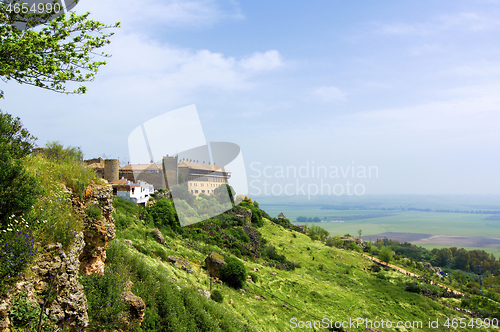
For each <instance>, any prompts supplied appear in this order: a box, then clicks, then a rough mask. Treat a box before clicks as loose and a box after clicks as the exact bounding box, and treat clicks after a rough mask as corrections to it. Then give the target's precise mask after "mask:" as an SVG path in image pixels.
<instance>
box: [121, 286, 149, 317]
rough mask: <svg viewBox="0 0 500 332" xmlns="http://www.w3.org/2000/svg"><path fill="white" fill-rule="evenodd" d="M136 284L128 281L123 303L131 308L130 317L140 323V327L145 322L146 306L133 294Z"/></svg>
mask: <svg viewBox="0 0 500 332" xmlns="http://www.w3.org/2000/svg"><path fill="white" fill-rule="evenodd" d="M133 285H134V284H133V283H132V281H130V280H129V281H127V284H126V285H125V291H124V292H123V294H122V297H123V302H125V303H126V304H127V305H128V306H129V311H130V317H131V318H132V319H133V320H136V321H138V323H139V325H140V324H141V323H142V321H143V320H144V315H145V310H146V304H145V303H144V301H143V300H142V299H141V298H140V297H139V296H137V295H134V294H133V293H132V286H133Z"/></svg>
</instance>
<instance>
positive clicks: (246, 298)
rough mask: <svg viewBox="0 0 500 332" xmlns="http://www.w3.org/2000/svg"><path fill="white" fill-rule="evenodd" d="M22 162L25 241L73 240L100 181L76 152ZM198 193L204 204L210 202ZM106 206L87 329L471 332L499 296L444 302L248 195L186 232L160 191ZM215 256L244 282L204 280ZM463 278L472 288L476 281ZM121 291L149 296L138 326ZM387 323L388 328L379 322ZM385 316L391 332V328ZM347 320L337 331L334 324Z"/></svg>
mask: <svg viewBox="0 0 500 332" xmlns="http://www.w3.org/2000/svg"><path fill="white" fill-rule="evenodd" d="M57 156H61V155H60V154H57V155H56V157H57ZM27 165H28V167H29V168H28V169H29V171H30V172H32V173H33V174H34V175H36V176H37V177H38V179H39V181H40V183H41V185H42V186H43V188H44V191H45V195H44V196H42V197H40V198H39V199H38V201H37V204H35V205H34V208H33V209H32V211H31V212H30V214H29V219H28V220H29V225H30V227H33V236H34V238H33V240H30V241H31V242H33V243H36V246H39V248H38V249H43V248H44V247H46V246H48V245H49V244H51V243H54V242H58V241H59V242H60V241H62V242H63V247H67V246H69V245H70V242H71V239H72V237H73V236H74V234H75V231H79V230H81V228H82V227H83V224H82V222H81V220H79V219H78V218H79V217H78V216H77V215H76V214H74V213H73V212H72V207H71V204H72V203H71V202H73V201H74V199H77V198H78V197H81V196H82V195H84V193H85V192H86V187H87V185H89V184H90V183H92V182H94V181H99V180H98V179H97V178H96V177H95V174H92V172H90V171H89V170H88V169H85V168H83V166H82V165H81V164H79V163H78V162H77V158H74V157H71V158H69V159H64V160H59V159H57V158H55V157H54V158H52V159H51V158H46V157H43V156H36V157H31V158H30V159H28V160H27ZM63 184H64V185H63ZM68 188H69V189H71V191H69V190H68ZM197 200H198V201H199V204H204V203H206V200H208V198H204V197H203V196H200V197H199V198H197ZM113 205H114V211H113V213H112V215H113V217H114V220H115V225H116V239H115V240H113V241H112V242H110V245H109V247H108V250H107V259H106V265H105V269H104V274H103V275H100V274H94V275H90V276H80V277H79V280H80V282H81V284H82V285H83V286H84V292H85V295H86V298H87V302H88V315H89V327H88V328H87V331H104V330H107V331H112V330H122V331H175V332H178V331H186V332H193V331H295V330H297V327H298V328H299V330H300V327H308V326H311V327H313V326H316V328H315V330H318V331H320V330H328V329H330V330H348V331H363V330H365V328H366V327H370V326H373V327H377V326H380V330H398V331H430V330H433V331H434V330H436V329H435V328H431V327H429V325H428V324H429V323H428V322H429V320H431V321H432V322H435V321H436V320H438V322H439V324H440V326H441V327H443V324H445V323H446V321H447V319H450V320H453V319H456V320H455V322H456V321H459V319H463V321H467V323H468V324H470V325H468V326H466V327H465V328H461V329H460V330H463V331H467V330H471V331H472V330H474V331H477V330H481V329H480V328H478V327H477V323H476V321H475V319H476V318H477V317H478V315H483V316H484V317H487V316H488V317H491V315H494V314H497V313H496V312H493V310H492V309H491V308H492V306H493V307H494V306H497V305H498V303H497V302H494V301H493V300H491V299H488V298H486V297H479V296H471V297H470V298H464V299H460V298H453V297H447V295H446V292H444V291H443V290H442V289H441V288H439V287H437V286H433V285H429V284H422V283H421V282H417V281H416V280H415V279H413V278H411V277H408V276H406V275H404V274H402V273H400V272H397V271H394V270H392V269H384V268H382V269H380V268H379V267H378V266H376V265H374V263H373V262H372V261H371V260H370V259H368V258H367V257H365V256H363V255H362V254H361V251H362V250H361V248H360V247H358V246H357V245H355V244H354V243H352V242H351V243H350V244H349V245H347V242H344V241H343V240H341V239H340V238H332V239H330V240H328V241H326V238H325V235H326V234H328V233H327V232H325V231H322V230H320V229H318V228H316V229H314V228H311V229H310V230H309V231H308V232H307V230H306V231H304V230H301V229H299V228H298V227H296V226H294V225H292V224H290V223H289V221H288V220H277V219H274V218H271V217H270V216H269V215H268V214H267V213H266V212H265V211H263V210H261V209H260V208H259V206H258V204H256V203H254V202H251V200H246V202H242V203H240V204H239V205H238V206H236V207H234V208H233V209H232V210H230V211H228V212H226V213H224V214H222V215H219V216H217V217H215V218H211V219H208V220H206V221H204V222H201V223H197V224H194V225H191V226H189V227H180V226H179V223H178V219H177V218H176V216H175V209H174V207H173V204H172V201H171V200H170V199H167V198H162V199H159V200H158V201H156V204H154V205H153V206H151V207H147V208H144V207H140V206H136V205H135V204H133V203H131V202H127V201H124V200H122V199H118V198H115V199H114V201H113ZM247 210H251V212H252V214H251V218H250V217H248V216H249V215H248V214H245V213H244V212H248V211H247ZM90 212H91V211H89V212H87V213H90ZM238 216H240V217H238ZM95 218H100V214H96V216H95ZM40 220H41V222H39V221H40ZM155 230H157V231H156V232H158V231H159V232H160V233H161V236H162V237H163V238H164V243H161V242H162V241H161V240H160V241H159V240H158V237H159V235H158V233H156V235H154V233H155ZM5 234H7V233H5ZM313 238H314V239H315V240H313ZM31 242H30V243H31ZM327 244H329V245H327ZM347 248H349V249H347ZM21 249H22V248H21ZM379 249H380V252H382V251H383V250H384V249H383V248H381V247H379V248H378V249H376V250H373V251H372V252H376V251H378V250H379ZM212 252H215V253H218V254H219V255H221V256H222V257H224V259H225V260H226V261H227V262H229V260H230V259H231V258H233V259H235V262H241V263H242V264H243V269H244V271H243V272H244V275H243V279H245V276H248V277H247V278H246V280H245V282H244V283H243V286H242V287H241V288H239V287H237V288H233V287H230V286H229V285H230V282H229V281H230V280H227V279H226V277H222V278H221V279H223V281H224V282H220V283H219V282H211V281H212V278H211V277H210V276H209V274H208V271H207V269H206V266H205V258H206V257H207V256H208V255H209V254H211V253H212ZM389 252H390V250H389ZM5 257H7V256H5V255H3V256H2V259H3V258H5ZM30 259H32V258H30ZM410 265H411V266H410V267H408V268H410V269H411V270H412V271H413V272H415V273H417V274H420V273H421V270H420V269H419V265H418V264H416V263H414V262H412V264H410ZM405 266H406V265H405ZM28 267H29V262H25V263H23V265H22V268H23V269H24V270H22V271H24V273H28V274H29V269H28ZM16 271H17V270H16ZM19 271H21V270H19ZM7 272H10V270H5V273H7ZM19 273H21V272H19ZM2 276H3V275H2ZM9 278H10V279H8V278H4V277H2V280H0V281H1V284H2V285H3V286H5V287H8V286H9V285H10V286H12V285H13V282H15V278H11V277H9ZM467 278H468V277H467ZM467 278H466V277H464V281H463V282H464V287H465V282H467V281H468V279H467ZM490 279H492V280H493V278H492V277H490ZM493 281H494V280H493ZM453 285H454V286H460V285H461V284H460V283H458V282H454V284H453ZM469 285H470V286H471V290H474V289H476V288H477V287H476V286H475V285H473V284H471V283H470V282H469V284H468V286H469ZM3 286H2V287H3ZM127 287H129V288H130V290H131V291H132V293H133V294H135V295H136V296H139V297H140V298H142V300H143V301H144V303H145V307H146V309H145V312H144V317H142V323H141V324H139V320H138V319H136V317H135V316H134V315H133V312H132V311H131V310H130V308H129V307H127V306H126V305H125V304H124V302H123V300H122V298H123V290H124V289H126V288H127ZM461 290H464V289H461ZM208 294H211V296H210V297H209V298H208V297H207V296H206V295H208ZM30 308H31V309H30ZM456 308H469V309H473V310H474V311H475V313H474V314H473V315H470V314H469V313H466V312H465V311H457V310H456ZM32 309H33V305H32V304H29V303H28V302H26V303H25V304H17V306H16V310H17V311H16V313H17V314H19V313H23V312H24V313H26V312H28V313H29V312H30V310H31V311H32ZM480 310H483V311H482V313H481V312H480ZM487 310H489V311H487ZM19 315H20V314H19ZM29 317H32V316H29V315H25V314H23V316H22V317H21V318H19V319H17V320H16V321H15V322H16V323H15V324H17V322H20V323H23V324H24V325H18V326H14V330H16V331H29V330H30V328H27V327H26V326H28V325H26V324H28V323H29V322H30V319H31V318H29ZM472 319H474V321H473V320H472ZM364 320H370V321H371V325H370V324H368V325H366V324H364ZM382 320H383V321H384V322H385V325H382V326H381V325H380V324H381V322H382ZM31 321H33V320H31ZM349 321H351V322H352V321H357V322H359V324H353V323H349ZM387 321H390V322H391V323H392V324H393V328H392V329H391V328H387ZM336 322H337V323H336ZM343 322H344V323H343ZM346 322H347V323H346ZM398 322H400V323H399V324H400V327H399V328H396V325H397V324H398ZM479 322H481V324H482V322H483V321H481V320H479ZM342 323H343V326H344V327H340V325H342ZM362 323H363V324H362ZM449 323H451V321H449ZM339 324H340V325H339ZM405 324H406V327H405ZM335 325H337V326H338V328H335ZM327 326H328V328H327ZM63 330H64V328H63ZM306 330H307V329H306ZM308 330H314V328H311V329H308ZM47 331H53V330H50V329H48V330H47Z"/></svg>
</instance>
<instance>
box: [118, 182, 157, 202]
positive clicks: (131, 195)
mask: <svg viewBox="0 0 500 332" xmlns="http://www.w3.org/2000/svg"><path fill="white" fill-rule="evenodd" d="M111 185H112V186H113V195H114V196H118V197H121V198H123V199H126V200H128V201H132V202H134V203H136V204H146V202H147V201H148V200H149V197H150V196H151V195H152V194H153V193H154V191H155V189H154V187H153V185H151V184H149V183H146V182H144V181H140V180H139V181H137V183H133V182H131V181H128V180H127V179H121V180H118V181H114V182H111Z"/></svg>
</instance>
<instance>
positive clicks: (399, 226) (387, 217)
mask: <svg viewBox="0 0 500 332" xmlns="http://www.w3.org/2000/svg"><path fill="white" fill-rule="evenodd" d="M261 208H263V209H264V210H265V211H266V212H267V213H269V214H270V215H271V216H275V217H276V216H277V215H278V214H279V213H281V212H283V213H284V214H285V215H286V217H287V218H288V219H290V221H292V222H294V221H295V220H296V218H297V217H299V216H304V217H319V218H321V219H325V218H326V219H328V220H342V221H344V222H342V223H340V222H336V223H332V222H323V223H307V225H309V226H311V225H317V226H320V227H322V228H324V229H326V230H327V231H328V232H330V234H333V235H336V234H338V235H344V234H351V235H357V234H358V230H361V231H362V236H363V237H364V238H365V239H366V238H369V237H370V235H376V234H381V233H414V235H415V236H417V237H419V236H418V234H423V235H426V236H425V238H430V237H431V236H432V235H443V236H441V237H433V238H432V239H433V241H431V242H428V241H427V242H426V241H418V240H419V239H420V238H422V236H420V237H419V239H417V238H416V237H415V238H414V242H415V243H416V244H417V243H418V245H422V246H424V247H426V248H427V247H428V248H437V247H440V246H441V247H443V246H444V247H450V246H456V247H467V248H482V249H484V250H487V252H491V253H496V255H495V256H496V257H499V256H500V249H497V248H495V246H496V245H495V243H497V242H498V241H499V240H498V239H499V238H500V220H497V217H496V216H495V215H488V214H470V213H444V212H422V211H394V212H392V211H384V210H379V211H376V210H375V211H373V210H371V211H363V210H325V209H321V206H319V205H318V206H314V205H312V206H311V205H310V206H298V205H296V206H293V205H277V204H276V205H266V204H261ZM408 235H410V234H408ZM452 236H456V237H469V238H452ZM413 237H414V236H413ZM470 237H483V238H496V239H491V240H481V239H477V240H476V239H473V238H470ZM373 240H375V239H373ZM409 242H412V241H411V240H410V241H409ZM419 242H420V243H419ZM492 243H493V245H492ZM483 245H484V246H486V247H482V246H483ZM487 247H490V248H487ZM491 247H493V248H491ZM497 255H498V256H497Z"/></svg>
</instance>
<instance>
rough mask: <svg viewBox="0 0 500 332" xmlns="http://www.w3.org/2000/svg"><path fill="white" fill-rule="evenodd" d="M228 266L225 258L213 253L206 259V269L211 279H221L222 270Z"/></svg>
mask: <svg viewBox="0 0 500 332" xmlns="http://www.w3.org/2000/svg"><path fill="white" fill-rule="evenodd" d="M225 264H226V262H225V261H224V256H222V255H220V254H218V253H216V252H213V251H212V253H211V254H210V255H208V257H207V258H205V267H206V269H207V271H208V273H209V274H210V276H211V277H215V278H219V279H220V277H221V276H220V269H221V267H223V266H224V265H225Z"/></svg>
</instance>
